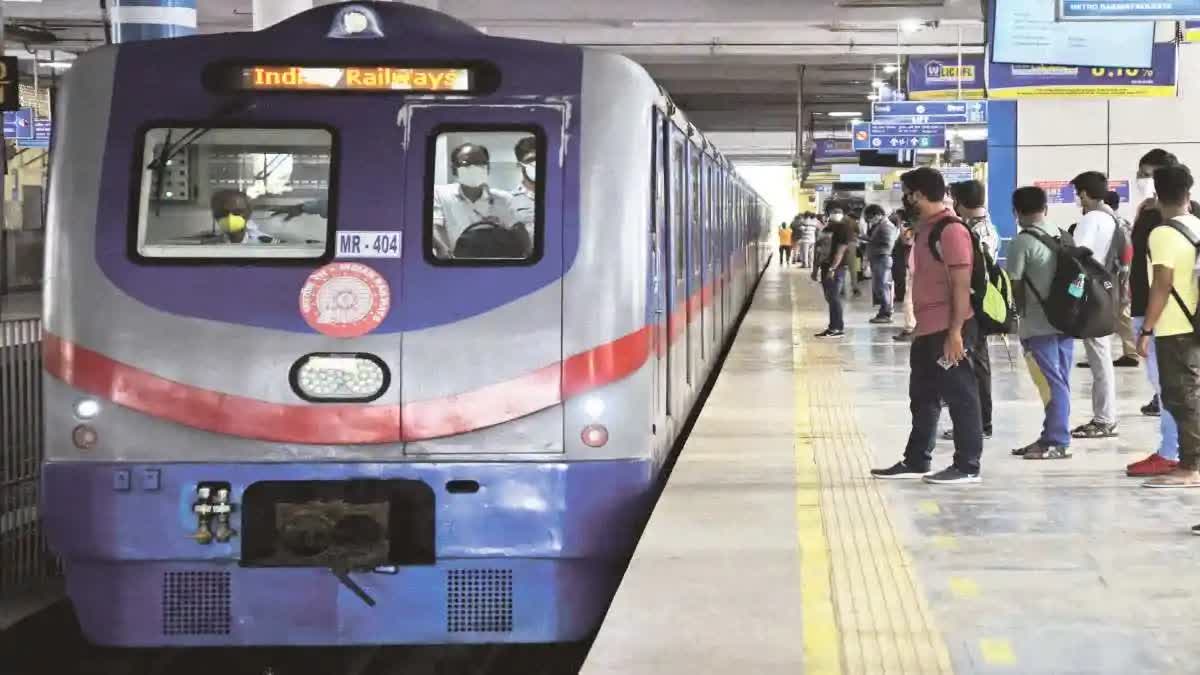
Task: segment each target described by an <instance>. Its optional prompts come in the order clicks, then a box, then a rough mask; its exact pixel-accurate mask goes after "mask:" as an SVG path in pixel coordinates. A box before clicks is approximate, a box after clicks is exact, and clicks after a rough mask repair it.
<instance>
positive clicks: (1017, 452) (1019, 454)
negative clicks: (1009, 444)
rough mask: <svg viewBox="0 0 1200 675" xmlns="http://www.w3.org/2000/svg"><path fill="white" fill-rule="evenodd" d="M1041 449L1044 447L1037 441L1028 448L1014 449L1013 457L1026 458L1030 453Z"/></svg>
mask: <svg viewBox="0 0 1200 675" xmlns="http://www.w3.org/2000/svg"><path fill="white" fill-rule="evenodd" d="M1041 447H1042V446H1041V445H1040V444H1039V443H1038V442H1037V441H1034V442H1032V443H1030V444H1029V445H1027V446H1025V447H1023V448H1013V449H1012V454H1013V455H1015V456H1017V457H1024V456H1025V455H1026V454H1027V453H1029V452H1030V451H1033V450H1037V449H1039V448H1041Z"/></svg>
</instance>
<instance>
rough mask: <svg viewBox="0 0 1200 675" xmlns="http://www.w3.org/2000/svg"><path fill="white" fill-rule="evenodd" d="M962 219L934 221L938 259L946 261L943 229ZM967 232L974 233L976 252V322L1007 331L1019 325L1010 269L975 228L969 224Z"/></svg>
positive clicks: (932, 244) (990, 330)
mask: <svg viewBox="0 0 1200 675" xmlns="http://www.w3.org/2000/svg"><path fill="white" fill-rule="evenodd" d="M961 222H962V221H960V220H959V219H958V218H954V217H946V218H943V219H942V220H940V221H938V222H937V223H935V224H934V226H933V230H932V231H931V232H930V233H929V250H930V252H931V253H933V257H934V259H936V260H937V261H938V262H942V253H941V250H940V249H939V248H938V244H939V243H940V242H941V239H942V232H943V231H944V230H945V229H946V227H947V226H948V225H950V224H951V223H961ZM963 227H966V225H965V224H964V225H963ZM967 233H968V234H970V235H971V250H972V251H973V252H974V256H973V260H972V264H971V309H972V310H973V311H974V313H975V324H976V325H977V326H979V331H980V332H981V333H983V334H984V335H1007V334H1008V333H1011V332H1013V328H1015V327H1016V317H1017V308H1016V303H1015V302H1014V301H1013V293H1012V284H1011V283H1009V280H1008V273H1007V272H1005V271H1004V270H1003V269H1002V268H1001V267H1000V266H999V265H997V264H996V261H995V260H992V257H991V256H990V255H988V254H987V252H986V251H984V250H983V242H982V241H981V240H980V239H979V235H978V234H976V232H975V231H974V230H972V229H971V228H969V227H967Z"/></svg>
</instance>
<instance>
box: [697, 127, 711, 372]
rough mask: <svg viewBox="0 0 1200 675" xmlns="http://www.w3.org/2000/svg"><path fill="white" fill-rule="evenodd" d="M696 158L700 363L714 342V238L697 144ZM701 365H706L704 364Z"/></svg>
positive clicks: (704, 162)
mask: <svg viewBox="0 0 1200 675" xmlns="http://www.w3.org/2000/svg"><path fill="white" fill-rule="evenodd" d="M696 160H697V162H696V165H695V166H696V168H698V169H699V170H698V171H697V172H696V181H695V183H696V187H697V191H696V199H695V201H696V202H697V209H696V210H697V212H698V213H699V214H700V217H699V218H698V219H697V224H696V233H697V239H696V243H697V248H698V249H699V251H698V252H699V256H698V257H697V262H698V263H700V265H699V268H700V269H699V273H698V274H697V277H698V278H699V281H698V282H697V290H696V309H697V317H696V318H697V319H698V320H699V322H700V336H699V340H700V363H701V364H706V363H707V362H708V359H709V354H711V353H712V349H711V345H710V344H709V343H710V342H711V341H712V328H711V326H710V325H709V323H708V316H709V314H710V313H711V312H712V303H711V300H712V295H711V292H712V281H713V278H712V268H711V267H710V266H709V263H710V258H709V256H708V249H709V243H708V242H709V240H710V239H711V238H712V232H711V230H710V229H709V224H710V223H711V222H712V214H711V213H709V210H708V198H709V188H708V167H709V161H708V155H707V154H705V153H704V152H703V150H701V149H699V148H697V155H696ZM701 368H702V369H703V365H702V366H701Z"/></svg>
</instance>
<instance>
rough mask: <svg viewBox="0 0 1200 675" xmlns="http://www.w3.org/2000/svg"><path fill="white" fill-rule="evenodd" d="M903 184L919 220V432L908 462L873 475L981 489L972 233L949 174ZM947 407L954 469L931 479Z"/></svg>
mask: <svg viewBox="0 0 1200 675" xmlns="http://www.w3.org/2000/svg"><path fill="white" fill-rule="evenodd" d="M900 181H901V183H902V185H903V189H904V197H903V198H904V203H905V207H906V208H907V209H908V210H909V212H911V213H913V214H914V216H915V217H916V218H917V224H916V238H915V240H914V241H913V262H914V269H913V273H914V276H913V286H912V290H913V311H914V312H915V313H916V316H917V328H916V332H915V337H914V339H913V344H912V349H911V352H910V354H909V369H910V370H909V378H908V398H909V409H910V410H911V411H912V431H911V432H910V434H909V437H908V445H907V446H906V447H905V449H904V459H902V460H900V461H899V462H897V463H896V464H895V465H893V466H891V467H888V468H886V469H872V470H871V475H873V476H874V477H876V478H917V477H921V476H924V480H925V482H927V483H934V484H939V485H941V484H958V483H978V482H979V458H980V455H981V454H982V453H983V421H982V419H981V417H980V413H979V387H978V385H977V384H976V382H975V373H974V372H973V366H972V363H971V359H970V356H969V354H968V349H969V347H970V346H971V345H974V344H977V339H978V338H977V337H976V332H977V330H978V328H977V327H976V326H975V321H974V319H973V311H972V309H971V267H972V264H973V261H974V248H973V245H972V243H971V233H970V232H969V231H968V230H967V227H966V225H964V224H963V222H962V221H961V220H959V219H958V217H957V216H955V215H954V212H953V211H951V210H950V209H948V208H946V207H945V205H944V204H943V203H942V202H943V200H944V199H945V197H946V182H945V179H944V178H942V174H940V173H938V172H937V171H936V170H934V169H931V168H928V167H922V168H919V169H914V170H912V171H909V172H907V173H905V174H904V175H903V176H901V178H900ZM935 246H936V248H937V251H938V253H939V255H936V256H935V255H934V247H935ZM942 401H945V402H946V404H947V405H948V406H949V408H950V419H951V420H952V421H953V423H954V463H953V464H951V465H950V466H949V467H947V468H946V469H944V470H942V471H939V472H938V473H935V474H929V470H930V463H931V462H932V459H933V447H934V445H935V443H936V442H937V423H938V417H939V416H941V413H942ZM927 474H929V475H927Z"/></svg>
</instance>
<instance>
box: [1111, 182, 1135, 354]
mask: <svg viewBox="0 0 1200 675" xmlns="http://www.w3.org/2000/svg"><path fill="white" fill-rule="evenodd" d="M1104 204H1105V205H1106V206H1108V208H1109V210H1110V211H1112V212H1113V214H1114V215H1115V216H1116V217H1117V225H1118V226H1120V228H1121V230H1122V231H1123V232H1124V233H1125V237H1124V240H1125V241H1127V242H1128V241H1132V239H1133V226H1132V225H1130V224H1129V221H1128V220H1125V218H1124V217H1122V216H1121V214H1119V213H1117V209H1119V208H1121V195H1120V194H1118V193H1117V192H1116V191H1114V190H1109V191H1108V194H1107V195H1105V197H1104ZM1126 248H1127V250H1125V251H1121V252H1120V262H1121V272H1120V276H1119V277H1118V279H1117V283H1118V285H1119V286H1120V288H1121V291H1120V292H1121V307H1120V308H1119V309H1118V313H1117V335H1118V336H1120V338H1121V358H1119V359H1117V360H1116V361H1113V365H1114V366H1116V367H1117V368H1137V367H1138V355H1137V337H1136V336H1135V335H1134V334H1133V315H1132V312H1131V310H1132V306H1131V302H1132V300H1131V298H1130V297H1129V265H1130V263H1131V262H1132V260H1133V247H1132V246H1128V247H1126Z"/></svg>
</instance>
